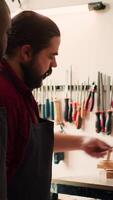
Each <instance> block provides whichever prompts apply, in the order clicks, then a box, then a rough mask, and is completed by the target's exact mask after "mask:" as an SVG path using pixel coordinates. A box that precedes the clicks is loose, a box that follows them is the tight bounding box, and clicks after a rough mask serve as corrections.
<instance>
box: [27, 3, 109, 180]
mask: <svg viewBox="0 0 113 200" xmlns="http://www.w3.org/2000/svg"><path fill="white" fill-rule="evenodd" d="M107 3H108V4H109V6H108V7H107V8H106V9H105V10H103V11H98V12H96V11H89V10H88V9H87V6H86V5H81V6H73V7H72V8H71V9H69V8H67V9H63V8H62V9H60V8H59V9H52V10H46V11H44V10H42V11H40V10H38V11H37V12H40V13H43V14H45V15H47V16H49V17H51V18H52V19H53V20H54V21H55V22H56V23H57V24H58V26H59V28H60V30H61V46H60V49H59V56H58V58H57V62H58V67H57V68H56V69H54V70H53V74H52V75H51V80H52V81H53V82H54V83H55V84H58V85H60V84H63V85H64V84H65V71H66V70H67V69H69V68H70V66H72V69H73V84H76V83H77V81H79V83H80V84H81V83H83V82H84V81H86V83H87V80H88V77H89V78H90V80H89V81H90V84H91V83H92V82H93V81H95V82H96V83H97V72H98V71H101V72H102V73H105V74H107V75H110V76H111V78H112V77H113V0H108V1H107ZM24 8H27V6H26V7H24ZM60 96H62V98H63V94H62V95H60ZM95 111H96V106H95V107H94V110H93V112H92V113H90V115H89V117H88V119H87V120H86V121H85V127H84V129H80V130H77V129H76V128H75V127H74V125H73V126H72V125H70V124H69V123H67V124H66V127H65V131H66V132H67V133H70V134H76V135H80V134H82V135H89V136H96V137H99V138H102V139H103V140H107V141H108V142H109V143H110V144H113V138H112V136H105V135H103V134H97V133H96V132H95ZM56 129H57V127H56ZM98 162H99V160H97V159H94V158H91V157H89V156H88V155H86V154H85V153H83V152H81V151H72V152H67V153H65V160H64V161H61V162H60V163H59V164H53V176H67V175H74V174H87V173H88V174H89V173H91V174H92V173H98V171H97V169H96V165H97V163H98Z"/></svg>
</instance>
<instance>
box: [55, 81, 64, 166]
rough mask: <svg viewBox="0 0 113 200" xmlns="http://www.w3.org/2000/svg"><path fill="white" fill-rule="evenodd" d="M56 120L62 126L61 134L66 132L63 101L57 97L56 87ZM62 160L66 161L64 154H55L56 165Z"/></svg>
mask: <svg viewBox="0 0 113 200" xmlns="http://www.w3.org/2000/svg"><path fill="white" fill-rule="evenodd" d="M54 96H55V99H54V120H55V122H56V124H57V125H60V129H61V131H60V132H61V133H63V132H64V124H63V117H62V105H61V101H60V100H59V99H58V98H57V96H56V87H55V85H54ZM61 160H64V152H58V153H57V152H56V153H54V163H55V164H58V163H59V162H60V161H61Z"/></svg>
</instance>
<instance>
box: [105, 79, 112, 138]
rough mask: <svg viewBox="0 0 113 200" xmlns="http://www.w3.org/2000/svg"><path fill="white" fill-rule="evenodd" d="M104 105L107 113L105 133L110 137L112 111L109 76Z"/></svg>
mask: <svg viewBox="0 0 113 200" xmlns="http://www.w3.org/2000/svg"><path fill="white" fill-rule="evenodd" d="M106 98H107V99H106V103H107V113H106V115H107V116H106V124H105V132H106V133H107V135H110V134H111V132H112V110H111V102H110V76H108V78H107V91H106Z"/></svg>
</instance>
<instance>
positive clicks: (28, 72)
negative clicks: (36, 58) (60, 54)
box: [20, 63, 52, 90]
mask: <svg viewBox="0 0 113 200" xmlns="http://www.w3.org/2000/svg"><path fill="white" fill-rule="evenodd" d="M32 64H33V63H24V64H23V63H20V67H21V69H22V72H23V77H24V82H25V84H26V85H27V86H28V87H29V89H30V90H33V89H35V88H40V87H41V85H42V82H43V79H45V78H46V77H47V76H49V75H50V74H51V73H52V68H51V67H50V68H49V69H48V71H46V72H45V73H44V74H43V75H37V73H35V70H34V69H33V67H32V66H33V65H32Z"/></svg>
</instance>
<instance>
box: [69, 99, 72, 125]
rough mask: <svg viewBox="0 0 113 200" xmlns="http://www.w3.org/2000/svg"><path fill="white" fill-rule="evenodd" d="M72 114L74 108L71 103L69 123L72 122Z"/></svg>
mask: <svg viewBox="0 0 113 200" xmlns="http://www.w3.org/2000/svg"><path fill="white" fill-rule="evenodd" d="M72 113H73V106H72V102H70V105H69V112H68V121H69V122H72V121H73V120H72Z"/></svg>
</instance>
